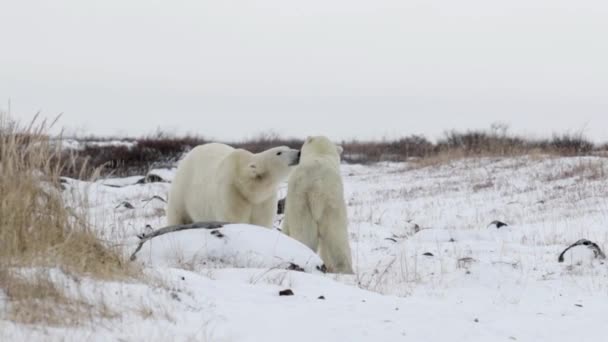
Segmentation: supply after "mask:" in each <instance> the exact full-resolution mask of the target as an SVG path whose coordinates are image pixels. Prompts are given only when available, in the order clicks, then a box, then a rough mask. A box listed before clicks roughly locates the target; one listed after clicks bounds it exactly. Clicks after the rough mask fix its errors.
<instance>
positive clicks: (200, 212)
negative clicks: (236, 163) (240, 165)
mask: <svg viewBox="0 0 608 342" xmlns="http://www.w3.org/2000/svg"><path fill="white" fill-rule="evenodd" d="M234 151H235V149H234V148H232V147H230V146H228V145H224V144H219V143H210V144H205V145H200V146H197V147H195V148H193V149H192V150H191V151H190V152H189V153H188V154H187V155H186V157H185V158H184V159H183V160H182V161H181V162H180V163H179V167H178V169H177V172H176V174H175V178H174V180H173V184H172V185H171V191H170V193H169V202H170V205H169V211H171V210H174V211H176V213H174V215H176V216H177V217H176V218H172V217H169V224H170V225H172V224H182V223H189V222H194V221H196V220H198V218H197V217H192V216H194V215H193V213H196V216H200V217H209V218H210V219H211V218H212V217H214V216H215V213H214V210H213V206H210V205H206V203H207V202H209V200H212V197H214V196H217V194H216V193H217V190H216V187H215V185H217V181H218V180H217V178H216V177H217V172H218V170H220V165H221V163H222V162H223V161H224V159H225V158H227V157H228V156H229V155H230V154H231V153H233V152H234ZM171 214H172V213H171V212H169V216H171Z"/></svg>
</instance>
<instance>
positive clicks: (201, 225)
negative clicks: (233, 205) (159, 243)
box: [130, 221, 229, 261]
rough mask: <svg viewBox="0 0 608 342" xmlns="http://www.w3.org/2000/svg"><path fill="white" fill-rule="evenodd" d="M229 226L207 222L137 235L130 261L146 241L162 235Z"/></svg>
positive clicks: (169, 227)
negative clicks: (137, 241) (137, 242)
mask: <svg viewBox="0 0 608 342" xmlns="http://www.w3.org/2000/svg"><path fill="white" fill-rule="evenodd" d="M227 224H229V223H228V222H217V221H209V222H195V223H191V224H180V225H176V226H167V227H163V228H160V229H157V230H155V231H153V232H150V233H142V234H139V235H137V237H138V238H139V240H140V241H139V244H138V245H137V248H136V249H135V252H133V254H131V257H130V260H131V261H134V260H135V259H136V258H137V256H136V254H137V252H139V251H140V250H141V248H142V247H143V246H144V243H146V241H148V240H150V239H152V238H155V237H157V236H160V235H163V234H167V233H172V232H178V231H181V230H188V229H217V228H222V227H223V226H225V225H227Z"/></svg>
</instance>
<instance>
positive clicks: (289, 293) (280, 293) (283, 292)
mask: <svg viewBox="0 0 608 342" xmlns="http://www.w3.org/2000/svg"><path fill="white" fill-rule="evenodd" d="M279 296H293V291H292V290H290V289H287V290H283V291H280V292H279Z"/></svg>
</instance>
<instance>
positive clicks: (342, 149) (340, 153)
mask: <svg viewBox="0 0 608 342" xmlns="http://www.w3.org/2000/svg"><path fill="white" fill-rule="evenodd" d="M336 150H337V151H338V154H339V155H342V152H344V148H343V147H342V146H340V145H336Z"/></svg>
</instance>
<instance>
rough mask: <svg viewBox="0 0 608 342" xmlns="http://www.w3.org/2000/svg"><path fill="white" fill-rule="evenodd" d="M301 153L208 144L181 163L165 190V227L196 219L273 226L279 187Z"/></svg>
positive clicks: (193, 150) (199, 147) (296, 162)
mask: <svg viewBox="0 0 608 342" xmlns="http://www.w3.org/2000/svg"><path fill="white" fill-rule="evenodd" d="M299 160H300V152H299V151H298V150H293V149H290V148H288V147H285V146H281V147H275V148H271V149H269V150H266V151H264V152H260V153H257V154H254V153H251V152H249V151H246V150H242V149H234V148H232V147H230V146H228V145H224V144H219V143H210V144H205V145H200V146H197V147H195V148H194V149H192V151H190V152H189V153H188V154H187V155H186V157H185V158H184V159H183V160H182V161H181V162H180V163H179V166H178V168H177V173H176V175H175V178H174V180H173V183H172V184H171V189H170V191H169V203H168V210H167V221H168V224H169V225H177V224H188V223H193V222H200V221H221V222H230V223H248V224H253V225H258V226H262V227H267V228H272V226H273V219H274V215H275V213H276V210H277V188H278V185H279V183H281V182H282V181H284V180H285V179H286V178H287V176H288V175H289V172H290V171H291V169H292V166H295V165H297V164H298V162H299Z"/></svg>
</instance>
